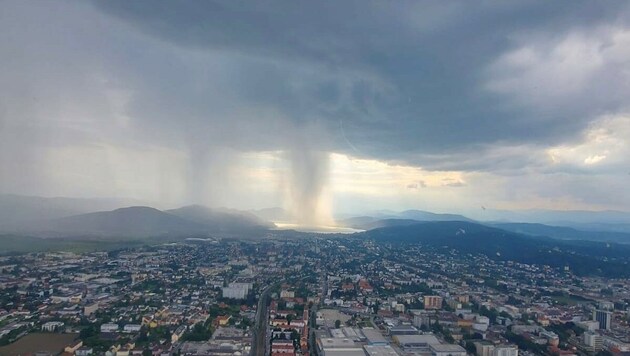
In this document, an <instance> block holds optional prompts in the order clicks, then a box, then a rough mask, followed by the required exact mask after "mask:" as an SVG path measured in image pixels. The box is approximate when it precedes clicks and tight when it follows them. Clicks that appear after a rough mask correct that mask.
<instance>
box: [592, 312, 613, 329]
mask: <svg viewBox="0 0 630 356" xmlns="http://www.w3.org/2000/svg"><path fill="white" fill-rule="evenodd" d="M593 320H595V321H597V322H598V323H599V328H600V329H601V330H610V322H611V320H612V312H609V311H606V310H593Z"/></svg>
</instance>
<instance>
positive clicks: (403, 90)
mask: <svg viewBox="0 0 630 356" xmlns="http://www.w3.org/2000/svg"><path fill="white" fill-rule="evenodd" d="M97 4H98V5H99V6H100V7H101V8H102V9H103V10H104V11H105V12H106V13H108V14H111V15H113V16H115V17H117V18H120V19H122V20H123V21H125V22H126V23H128V24H130V25H131V26H133V27H134V28H136V29H139V30H140V31H142V32H144V33H147V34H150V35H151V36H153V37H155V38H158V39H160V40H162V41H165V42H167V43H170V44H172V45H174V46H179V47H181V48H192V49H195V50H199V51H219V52H221V53H227V54H225V56H228V57H229V58H230V60H231V61H233V62H232V63H233V64H234V69H233V70H234V72H232V73H229V76H228V77H229V83H226V86H225V87H226V88H227V89H226V90H227V93H228V94H229V95H231V97H230V99H231V100H232V101H229V102H231V103H233V104H234V105H238V103H241V102H242V103H245V102H246V103H248V104H249V105H253V106H255V107H257V108H266V109H269V110H273V111H274V112H277V113H279V114H281V115H282V116H283V117H284V118H286V119H287V120H289V121H291V122H297V123H298V124H299V123H303V122H311V121H316V122H318V123H319V124H320V125H322V126H323V127H325V128H326V129H327V131H328V134H329V135H331V138H332V139H331V140H330V141H331V142H332V143H333V146H332V147H330V148H331V149H335V150H338V151H345V152H348V153H351V154H355V155H356V154H359V155H363V156H367V157H375V158H379V159H386V160H398V161H400V160H402V161H406V162H409V163H412V164H420V165H425V166H433V165H435V166H436V167H437V166H440V164H439V162H433V161H432V159H431V157H433V156H434V155H436V154H444V155H447V156H450V155H451V154H453V155H454V156H463V157H462V160H460V161H459V162H454V161H451V162H450V164H449V168H451V169H456V168H457V167H454V166H457V165H458V164H461V165H462V167H463V168H465V169H476V168H480V169H487V168H489V169H490V170H492V169H491V167H485V166H486V165H487V164H483V163H479V164H474V163H471V162H470V161H469V160H470V159H472V160H473V161H474V160H476V158H475V157H468V156H469V155H470V154H471V153H472V152H463V153H462V151H465V150H466V149H468V148H470V147H474V146H478V145H484V146H491V145H493V144H494V143H500V144H501V145H522V144H535V145H543V146H544V145H552V144H556V143H558V142H562V141H565V140H570V139H574V138H575V137H576V136H577V135H578V134H579V133H580V132H581V130H583V129H584V128H585V126H586V124H587V123H588V122H589V121H591V120H592V119H593V114H594V113H599V112H603V111H606V110H616V109H618V106H619V101H611V100H608V99H601V100H595V101H593V100H583V101H580V102H578V103H573V105H571V106H567V105H557V106H553V107H542V108H541V107H540V105H522V104H519V103H515V102H514V100H513V97H512V95H510V94H513V93H510V92H508V93H504V92H497V91H492V90H484V87H485V86H486V85H487V83H488V81H491V80H492V79H493V78H489V76H492V75H498V76H505V75H511V73H509V71H511V70H513V68H511V67H507V68H503V69H501V68H498V69H496V70H494V69H492V68H491V67H492V66H493V64H496V61H497V60H498V59H499V58H500V57H501V56H502V55H504V54H506V53H509V52H510V51H512V50H517V49H518V46H519V45H520V44H521V42H519V41H526V40H527V39H529V38H533V39H539V38H541V37H542V38H545V39H549V40H550V41H552V43H553V41H554V39H556V40H557V41H561V40H562V38H563V37H564V36H567V34H568V33H570V32H571V31H579V30H580V29H590V28H597V26H601V25H604V24H611V23H612V24H619V23H620V24H622V25H625V24H626V19H627V16H628V13H627V8H626V6H625V5H624V4H622V3H614V2H609V3H592V2H574V3H570V4H569V3H560V2H542V1H541V2H535V1H533V2H515V3H510V4H507V3H505V2H483V3H472V2H466V1H463V2H395V3H392V2H388V3H384V2H364V1H359V2H353V1H342V2H303V3H302V2H301V3H294V2H255V3H251V2H239V1H236V2H233V1H230V2H189V3H186V2H185V3H177V4H175V3H172V2H169V1H157V2H155V1H151V2H143V1H132V2H129V1H106V2H97ZM496 66H497V67H499V65H496ZM489 68H490V69H489ZM517 69H518V68H517ZM175 72H177V73H178V75H179V71H175ZM505 72H507V73H505ZM190 74H191V75H192V76H196V75H198V73H190ZM165 75H166V76H168V73H166V74H165ZM234 78H236V83H235V80H234ZM172 79H173V81H174V82H175V83H178V82H179V83H182V85H188V83H189V81H188V80H187V79H181V78H179V79H176V78H172ZM170 80H171V79H169V81H170ZM541 85H544V83H541ZM173 89H176V88H173ZM182 92H185V93H189V90H187V89H185V88H182ZM202 92H203V91H199V93H202ZM224 97H225V94H224V93H223V94H222V95H221V96H220V99H218V100H219V101H223V100H224ZM572 98H574V97H572ZM198 99H199V100H198ZM176 100H182V102H181V105H182V106H188V107H194V108H196V109H192V110H198V111H199V112H193V113H192V114H193V115H192V116H198V117H200V122H201V123H203V121H204V120H207V116H208V112H212V111H216V110H217V107H219V108H221V106H222V105H221V103H218V104H219V105H216V104H217V103H215V102H213V101H212V99H210V100H208V99H206V97H205V96H203V95H202V98H196V97H195V95H194V94H193V95H191V96H190V97H185V98H179V99H176ZM203 101H206V102H207V105H204V104H202V103H201V102H203ZM534 104H537V103H534ZM594 104H595V105H594ZM138 105H140V104H138ZM175 107H177V105H175ZM143 110H144V108H143ZM219 110H220V109H219ZM226 110H228V111H229V110H231V109H230V108H228V109H226ZM165 116H166V115H165ZM258 120H259V119H258V118H256V117H252V116H250V117H248V118H242V120H241V122H242V123H244V124H245V125H249V124H251V125H254V126H265V125H259V121H258ZM238 129H241V127H239V128H238ZM261 129H262V131H259V132H265V131H266V130H265V129H264V127H262V128H261ZM237 133H238V132H237ZM272 136H273V135H272ZM248 141H249V140H248ZM260 141H261V142H263V141H264V138H263V137H261V138H260ZM249 142H251V141H249ZM267 144H268V143H262V145H263V146H265V145H267ZM475 153H477V154H479V153H483V152H482V151H477V152H475ZM515 164H516V165H518V164H519V163H515ZM490 165H491V163H490Z"/></svg>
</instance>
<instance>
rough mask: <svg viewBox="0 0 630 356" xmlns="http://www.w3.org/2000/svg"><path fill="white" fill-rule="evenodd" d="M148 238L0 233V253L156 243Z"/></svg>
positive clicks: (85, 250)
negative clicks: (122, 238)
mask: <svg viewBox="0 0 630 356" xmlns="http://www.w3.org/2000/svg"><path fill="white" fill-rule="evenodd" d="M157 242H158V241H153V240H148V239H144V240H141V239H130V240H120V239H80V238H76V239H75V238H73V239H63V238H47V239H44V238H37V237H30V236H15V235H0V254H5V255H6V254H12V253H27V252H49V251H67V252H76V253H83V252H94V251H108V250H115V249H119V248H127V247H139V246H143V245H149V244H153V243H157Z"/></svg>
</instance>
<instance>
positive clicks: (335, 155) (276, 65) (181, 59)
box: [0, 1, 630, 222]
mask: <svg viewBox="0 0 630 356" xmlns="http://www.w3.org/2000/svg"><path fill="white" fill-rule="evenodd" d="M2 8H3V11H2V12H1V13H0V33H2V35H1V36H0V54H1V55H2V57H3V58H4V61H3V62H4V63H3V66H2V68H0V90H1V91H2V98H3V99H0V100H1V101H0V108H1V110H0V164H1V165H2V169H1V170H0V193H13V194H24V195H42V196H70V197H118V198H133V199H138V200H141V201H146V202H149V203H153V204H156V205H157V206H161V207H174V206H179V205H184V204H189V203H201V204H205V205H209V206H215V207H216V206H227V207H231V208H241V209H249V208H264V207H272V206H283V207H285V208H288V209H291V210H292V211H293V212H294V213H295V214H296V215H297V216H298V217H299V219H300V220H309V219H313V220H312V221H321V220H322V219H326V218H327V217H329V216H332V215H333V214H336V213H339V212H349V211H353V212H356V211H361V209H366V207H369V210H376V209H393V210H405V209H412V208H414V209H422V210H431V211H438V212H458V213H465V214H473V213H474V212H477V213H478V212H479V211H480V209H481V207H487V208H488V209H505V210H515V209H516V210H519V209H559V210H606V209H612V210H621V211H630V205H629V204H630V203H628V202H629V201H630V190H628V189H627V188H626V187H627V183H628V180H629V179H630V114H629V112H630V111H629V110H628V103H627V99H626V98H627V97H628V94H630V88H629V87H628V84H627V83H629V82H630V81H628V73H630V64H629V63H630V62H629V61H628V60H627V58H629V56H630V53H629V52H628V48H630V21H629V20H630V18H629V16H630V7H629V6H628V5H627V4H623V3H613V2H605V3H598V4H592V3H588V2H579V3H572V4H570V5H568V4H559V3H558V4H556V3H551V4H550V3H545V2H527V3H519V4H503V3H500V2H487V3H484V4H483V5H478V4H474V5H473V4H469V3H467V2H449V3H448V4H443V3H440V2H424V3H413V2H399V3H395V4H388V6H383V4H380V3H378V2H361V3H360V4H356V3H353V2H344V3H341V4H336V5H335V6H334V7H331V6H330V4H327V3H319V4H308V5H306V4H304V6H299V7H298V6H290V5H287V4H286V3H282V2H262V3H257V4H248V5H244V4H240V3H232V2H231V3H222V2H207V3H196V4H190V3H189V4H179V6H178V7H177V8H176V9H175V8H173V7H172V4H170V3H168V2H157V3H156V2H151V3H148V2H133V3H129V2H124V1H109V2H78V1H76V2H75V1H66V2H58V3H43V2H29V1H26V2H24V1H8V2H5V3H3V5H2ZM175 10H176V11H175ZM320 13H326V14H328V16H325V17H323V18H322V17H321V16H317V15H315V14H320ZM24 24H28V26H24ZM312 221H311V222H312Z"/></svg>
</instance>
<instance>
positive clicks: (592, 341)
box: [583, 331, 602, 352]
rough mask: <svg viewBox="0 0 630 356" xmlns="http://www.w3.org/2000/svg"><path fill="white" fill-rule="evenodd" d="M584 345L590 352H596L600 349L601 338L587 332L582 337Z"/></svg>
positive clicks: (591, 332)
mask: <svg viewBox="0 0 630 356" xmlns="http://www.w3.org/2000/svg"><path fill="white" fill-rule="evenodd" d="M583 338H584V339H583V341H584V345H586V346H587V347H588V348H589V349H590V350H591V351H592V352H597V351H600V350H601V349H602V336H601V335H599V334H597V333H595V332H593V331H587V332H585V333H584V336H583Z"/></svg>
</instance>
